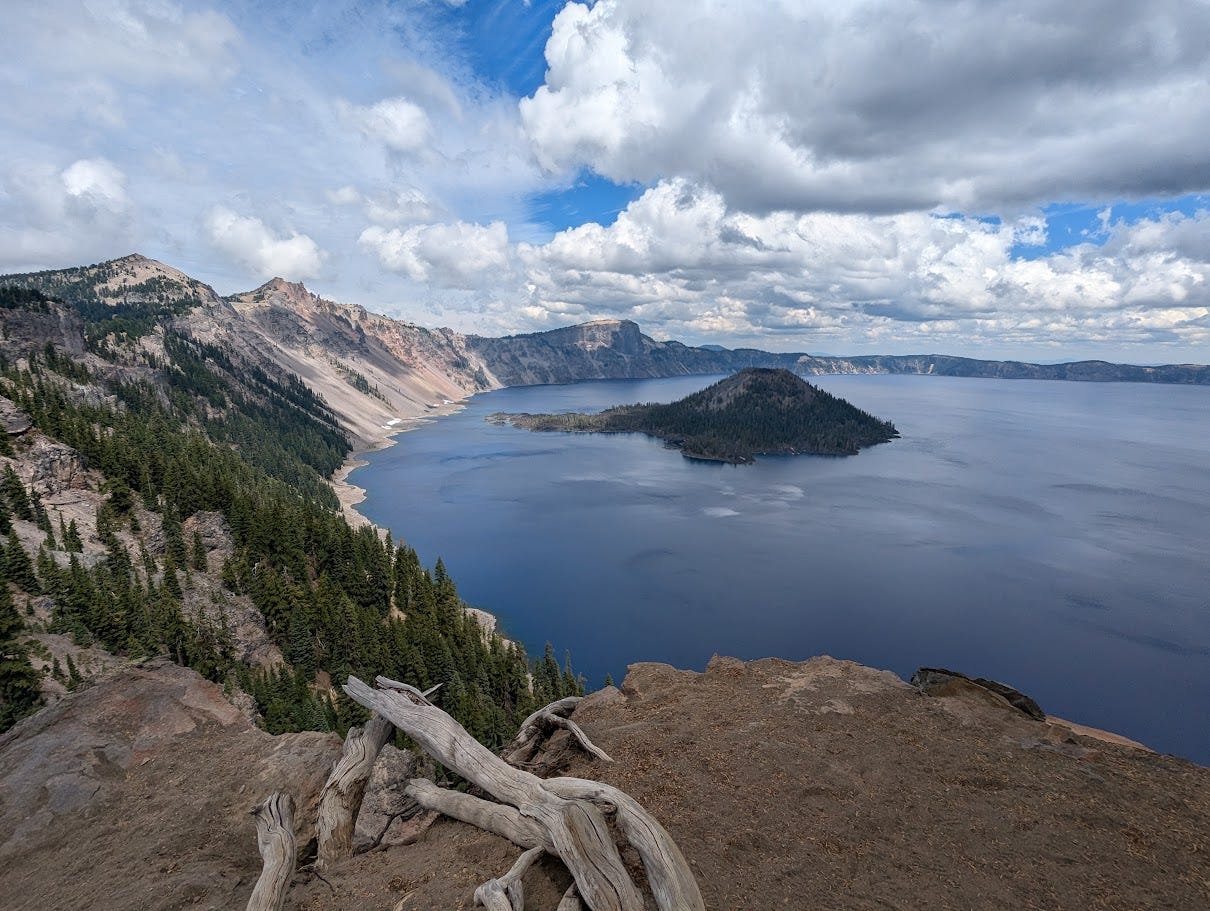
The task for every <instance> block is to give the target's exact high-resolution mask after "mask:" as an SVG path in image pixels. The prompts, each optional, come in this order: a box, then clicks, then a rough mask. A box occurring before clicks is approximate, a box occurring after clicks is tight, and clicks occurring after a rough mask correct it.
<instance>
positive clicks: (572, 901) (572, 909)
mask: <svg viewBox="0 0 1210 911" xmlns="http://www.w3.org/2000/svg"><path fill="white" fill-rule="evenodd" d="M555 911H584V903H583V902H582V901H580V893H579V892H577V891H576V884H575V883H572V884H571V885H570V886H568V887H567V891H566V892H564V893H563V898H562V899H560V901H559V907H557V908H555Z"/></svg>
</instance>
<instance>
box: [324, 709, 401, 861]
mask: <svg viewBox="0 0 1210 911" xmlns="http://www.w3.org/2000/svg"><path fill="white" fill-rule="evenodd" d="M394 731H395V729H394V728H393V727H392V726H391V722H389V721H387V720H386V719H385V718H382V717H381V716H378V715H375V716H374V717H373V718H371V719H370V721H369V723H368V724H367V725H366V726H365V729H364V730H363V729H362V728H350V729H349V733H348V736H347V737H345V744H344V749H343V750H342V751H341V754H340V758H339V759H337V760H336V764H335V765H334V766H333V767H332V774H331V775H329V776H328V780H327V782H325V784H324V786H323V790H322V791H320V793H319V855H318V857H316V860H315V867H316V869H318V870H325V869H327V868H328V867H329V866H331V864H332V863H333V862H334V861H337V860H340V859H341V858H345V857H352V855H353V827H354V825H355V824H356V823H357V812H358V811H359V810H360V809H361V801H362V800H363V799H364V797H365V793H366V785H367V784H368V783H369V780H370V773H371V772H372V771H373V770H374V761H375V760H376V759H377V758H378V754H379V753H380V752H382V748H383V746H384V745H385V744H386V742H387V741H388V740H390V739H391V735H392V734H393V733H394Z"/></svg>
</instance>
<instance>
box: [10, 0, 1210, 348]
mask: <svg viewBox="0 0 1210 911" xmlns="http://www.w3.org/2000/svg"><path fill="white" fill-rule="evenodd" d="M5 24H6V27H5V29H4V30H3V32H0V60H3V61H4V62H3V63H2V64H0V92H3V94H4V97H5V98H6V104H5V105H4V106H3V107H2V108H0V271H6V272H7V271H22V270H28V269H38V268H53V267H60V266H67V265H73V264H78V263H82V262H94V261H99V260H102V259H106V258H111V257H115V256H120V255H124V254H125V253H128V252H131V251H135V250H137V251H139V252H143V253H145V254H147V255H149V256H153V257H155V258H158V259H161V260H164V261H166V262H168V263H170V264H172V265H175V266H177V267H178V268H181V269H183V270H184V271H186V272H189V273H190V274H193V275H196V276H197V277H199V278H201V279H203V280H204V281H207V282H210V283H211V284H213V285H214V286H215V287H216V288H217V289H218V290H219V291H220V292H222V293H230V292H234V291H239V290H245V289H247V288H249V287H253V286H255V285H257V284H259V283H261V282H263V281H265V280H266V279H268V278H270V277H272V276H273V275H275V274H281V275H283V276H284V277H286V278H291V279H301V280H303V281H305V282H307V284H308V286H310V287H312V288H313V289H314V290H316V291H318V292H320V293H322V294H324V295H325V296H327V297H329V298H332V299H335V300H340V301H345V302H350V303H359V304H363V305H365V306H367V307H369V308H371V309H373V310H376V311H379V312H385V313H388V314H391V315H394V316H399V317H401V318H405V319H410V320H414V321H416V322H420V323H423V324H427V325H435V324H440V325H450V326H453V327H455V328H458V329H462V330H466V331H477V332H483V333H492V334H494V333H503V332H513V331H532V330H535V329H542V328H552V327H555V326H559V325H566V324H569V323H573V322H579V321H583V320H587V319H594V318H628V319H634V320H636V321H638V322H639V323H640V325H642V326H643V328H644V329H645V330H646V331H648V332H649V333H651V334H653V335H655V336H657V337H660V338H678V339H682V340H684V341H687V342H690V343H716V344H724V345H741V344H742V345H756V346H761V347H766V348H772V349H778V350H807V351H832V352H842V353H844V352H849V353H871V352H898V353H903V352H911V351H917V352H923V351H939V352H949V353H955V354H967V355H973V356H989V357H1013V358H1028V359H1035V360H1049V361H1054V360H1065V359H1075V358H1081V357H1105V358H1112V359H1115V360H1129V361H1136V362H1150V363H1154V362H1170V361H1202V362H1206V361H1210V214H1207V213H1208V210H1210V197H1208V196H1207V194H1208V193H1210V152H1207V149H1206V143H1205V137H1206V136H1207V135H1210V93H1208V92H1206V91H1205V87H1206V85H1207V84H1210V51H1208V48H1210V5H1208V4H1206V3H1202V2H1198V3H1189V2H1185V0H1153V2H1152V3H1149V4H1145V5H1143V4H1137V3H1127V2H1120V0H1098V2H1097V3H1071V4H1065V5H1056V4H1053V3H1050V2H1042V0H1020V2H1018V3H1015V4H1011V5H1008V4H967V3H960V2H958V0H952V2H951V0H941V2H937V0H932V2H925V0H846V2H844V3H836V4H819V3H812V2H807V0H801V2H800V0H786V2H782V3H777V4H736V3H733V2H723V0H717V2H716V0H696V2H688V0H662V2H661V3H658V4H652V3H649V2H640V0H600V2H598V3H595V4H580V3H565V2H561V0H555V2H550V0H531V2H528V3H526V2H523V0H495V2H486V0H484V2H480V0H466V2H461V3H460V2H447V0H396V2H386V0H329V2H325V3H316V2H303V0H285V2H277V3H260V4H247V3H236V2H234V0H44V2H41V3H38V4H24V5H20V6H17V7H14V9H13V10H9V11H7V13H6V23H5Z"/></svg>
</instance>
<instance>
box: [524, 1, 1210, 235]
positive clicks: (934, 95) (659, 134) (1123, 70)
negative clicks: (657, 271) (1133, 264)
mask: <svg viewBox="0 0 1210 911" xmlns="http://www.w3.org/2000/svg"><path fill="white" fill-rule="evenodd" d="M1208 46H1210V6H1208V5H1207V4H1205V3H1187V2H1180V0H1156V2H1152V3H1146V4H1140V3H1136V2H1133V0H1129V2H1128V0H1106V2H1100V3H1075V4H1071V3H1068V4H1056V3H1053V2H1052V0H1020V2H1017V3H1012V4H1003V3H958V2H929V0H902V2H896V3H893V4H888V3H886V2H885V0H853V2H848V3H830V4H829V3H807V2H784V3H764V4H737V3H723V2H717V0H664V2H660V3H649V2H645V0H600V2H598V3H596V4H594V5H593V6H592V7H591V8H589V7H588V6H586V5H583V4H579V3H569V4H568V5H567V6H566V7H564V8H563V10H562V11H561V12H560V13H559V14H558V16H557V17H556V18H555V21H554V27H553V31H552V34H551V37H550V39H549V41H548V43H547V45H546V60H547V65H548V72H547V76H546V83H545V85H543V86H542V87H540V88H539V89H538V90H537V92H536V93H535V94H534V95H533V97H532V98H529V99H524V100H522V101H521V103H520V110H521V115H522V120H523V123H524V125H525V127H526V130H527V132H528V134H529V136H530V138H531V141H532V143H533V148H534V151H535V154H536V155H537V157H538V159H539V160H540V161H541V162H542V164H543V165H544V166H545V167H547V168H548V169H551V170H556V171H559V170H564V169H569V168H570V169H574V168H576V167H579V166H581V165H587V166H589V167H591V168H593V169H595V170H596V171H597V172H599V173H601V174H603V175H605V176H607V177H610V178H612V179H614V180H617V181H633V180H637V181H640V182H645V183H651V182H654V181H656V180H658V179H661V178H670V177H672V176H675V175H680V176H685V177H689V178H693V179H697V180H702V181H706V182H708V183H710V184H711V185H713V186H715V187H717V188H718V189H719V191H720V192H721V193H722V194H723V196H724V197H725V198H726V199H727V201H728V203H729V204H730V205H732V206H735V207H738V208H743V209H747V210H750V211H773V210H779V209H793V210H797V211H809V210H813V209H824V210H834V211H864V212H871V213H880V212H895V211H907V210H929V209H933V208H934V207H942V208H945V209H947V210H951V211H962V212H995V211H1004V210H1006V209H1007V210H1014V209H1020V208H1021V207H1022V206H1030V205H1036V204H1038V203H1044V202H1051V201H1055V200H1056V199H1064V200H1101V199H1104V200H1112V199H1117V198H1121V197H1123V196H1142V195H1153V194H1180V193H1186V192H1199V191H1202V190H1204V189H1205V188H1206V186H1207V181H1208V180H1210V175H1208V172H1207V170H1206V167H1205V165H1204V162H1205V154H1204V137H1205V136H1206V135H1207V133H1208V132H1210V93H1207V92H1206V91H1204V87H1205V85H1206V84H1207V83H1208V82H1210V54H1207V53H1206V52H1205V48H1206V47H1208Z"/></svg>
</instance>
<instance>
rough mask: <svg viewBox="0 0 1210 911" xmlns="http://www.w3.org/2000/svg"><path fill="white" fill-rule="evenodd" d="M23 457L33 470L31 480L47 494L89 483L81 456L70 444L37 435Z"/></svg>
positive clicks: (86, 486)
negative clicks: (66, 444)
mask: <svg viewBox="0 0 1210 911" xmlns="http://www.w3.org/2000/svg"><path fill="white" fill-rule="evenodd" d="M26 461H27V463H28V464H29V465H30V467H31V470H32V476H31V478H30V480H31V481H32V483H33V484H34V485H35V486H36V487H37V488H38V489H39V490H41V491H42V492H43V493H45V494H47V495H48V496H53V495H55V494H59V493H63V492H65V491H68V490H88V489H90V487H91V485H90V483H89V478H88V475H87V471H86V469H85V468H84V459H83V458H82V457H81V455H80V453H78V452H76V451H75V450H74V449H72V448H71V447H70V446H65V445H63V444H62V443H56V442H53V441H51V440H48V439H45V438H41V437H40V438H39V439H38V440H37V441H36V442H35V443H34V445H33V446H32V447H31V448H30V451H29V454H28V456H26Z"/></svg>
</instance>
